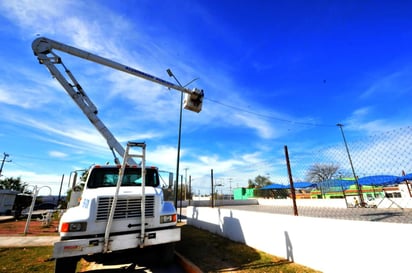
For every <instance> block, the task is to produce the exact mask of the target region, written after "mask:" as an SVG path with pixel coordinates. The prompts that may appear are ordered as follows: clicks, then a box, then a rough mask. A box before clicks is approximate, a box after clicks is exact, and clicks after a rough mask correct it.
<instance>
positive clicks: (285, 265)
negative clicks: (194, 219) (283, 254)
mask: <svg viewBox="0 0 412 273" xmlns="http://www.w3.org/2000/svg"><path fill="white" fill-rule="evenodd" d="M181 228H182V240H181V241H180V242H179V243H177V245H176V250H177V251H178V252H179V253H180V254H182V255H183V256H184V257H186V258H187V259H189V260H190V261H192V262H193V263H194V264H196V265H197V266H198V267H199V268H200V269H201V270H202V271H203V272H205V273H212V272H239V273H249V272H250V273H264V272H281V273H292V272H299V273H301V272H305V273H315V272H319V271H316V270H313V269H310V268H308V267H305V266H302V265H299V264H295V263H292V262H290V261H288V260H286V259H282V258H278V257H275V256H272V255H269V254H267V253H264V252H261V251H258V250H256V249H253V248H251V247H248V246H246V245H244V244H240V243H236V242H233V241H230V240H228V239H226V238H223V237H220V236H217V235H215V234H212V233H210V232H207V231H204V230H201V229H197V228H195V227H193V226H189V225H183V226H181ZM52 252H53V247H52V246H50V247H27V248H1V249H0V272H7V273H27V272H31V273H33V272H41V273H52V272H54V260H52V259H51V254H52ZM80 267H81V268H82V271H84V272H87V271H86V268H87V267H88V263H87V262H85V261H84V260H82V262H81V263H80V264H79V265H78V268H80Z"/></svg>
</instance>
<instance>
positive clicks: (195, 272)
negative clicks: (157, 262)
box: [175, 252, 203, 273]
mask: <svg viewBox="0 0 412 273" xmlns="http://www.w3.org/2000/svg"><path fill="white" fill-rule="evenodd" d="M175 256H176V258H177V262H178V263H179V264H180V266H181V267H183V269H184V271H185V272H186V273H203V271H202V270H200V268H199V267H197V265H195V264H194V263H192V262H191V261H189V260H188V259H186V258H185V257H183V256H182V255H181V254H180V253H178V252H175Z"/></svg>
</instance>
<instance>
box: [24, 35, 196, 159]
mask: <svg viewBox="0 0 412 273" xmlns="http://www.w3.org/2000/svg"><path fill="white" fill-rule="evenodd" d="M32 49H33V52H34V55H35V56H37V58H38V60H39V62H40V64H44V65H45V66H46V67H47V68H48V70H49V71H50V73H51V74H52V75H53V76H54V77H55V78H56V79H57V80H58V81H59V82H60V84H61V85H62V86H63V88H64V89H65V90H66V92H67V93H68V94H69V96H70V97H71V98H72V99H73V100H74V101H75V102H76V104H77V105H78V106H79V108H80V109H81V110H82V111H83V113H84V114H85V115H86V116H87V118H88V119H89V120H90V122H91V123H92V124H93V125H94V126H95V127H96V129H97V130H98V131H99V132H100V134H102V136H103V137H104V138H105V139H106V141H107V144H108V146H109V148H110V149H111V151H112V153H113V155H114V157H115V162H116V163H117V164H118V163H119V160H118V159H117V157H116V155H115V151H116V152H117V153H118V154H119V155H120V156H121V157H123V156H124V152H125V150H124V148H123V146H122V145H121V144H120V143H119V142H118V141H117V139H116V138H115V137H114V135H113V134H112V133H111V132H110V130H109V129H108V128H107V127H106V126H105V125H104V123H103V122H102V121H101V120H100V119H99V117H98V116H97V113H98V111H97V107H96V106H95V105H94V104H93V102H92V101H91V100H90V98H89V97H88V96H87V94H86V93H85V92H84V90H83V88H82V87H81V85H80V84H79V83H78V82H77V80H76V78H75V77H74V76H73V74H72V73H71V72H70V70H69V69H67V67H66V66H65V65H64V64H63V62H62V60H61V58H60V57H59V56H58V55H57V54H56V53H55V52H54V50H58V51H62V52H65V53H68V54H71V55H73V56H76V57H79V58H82V59H85V60H89V61H92V62H95V63H98V64H101V65H104V66H107V67H110V68H113V69H116V70H119V71H122V72H125V73H128V74H131V75H133V76H136V77H139V78H143V79H145V80H148V81H151V82H154V83H157V84H160V85H163V86H165V87H167V88H169V89H174V90H176V91H180V92H183V93H185V100H184V108H185V109H187V110H190V111H193V112H197V113H199V112H200V111H201V109H202V103H203V96H204V94H203V90H200V89H197V88H195V89H193V90H189V89H187V88H185V87H183V86H180V85H176V84H173V83H171V82H168V81H165V80H163V79H160V78H158V77H155V76H152V75H150V74H147V73H145V72H142V71H140V70H138V69H135V68H132V67H130V66H127V65H123V64H120V63H117V62H115V61H112V60H109V59H107V58H103V57H100V56H98V55H95V54H92V53H90V52H87V51H85V50H82V49H78V48H75V47H72V46H69V45H66V44H63V43H60V42H57V41H54V40H51V39H48V38H45V37H39V38H37V39H35V40H34V41H33V43H32ZM56 65H61V66H62V67H63V70H64V72H65V73H66V74H67V76H68V77H69V80H70V81H69V80H68V79H66V78H65V76H63V74H62V73H61V72H60V70H59V69H58V68H57V66H56ZM129 164H136V163H135V162H134V160H133V159H132V158H130V159H129Z"/></svg>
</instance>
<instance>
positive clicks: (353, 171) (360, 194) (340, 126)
mask: <svg viewBox="0 0 412 273" xmlns="http://www.w3.org/2000/svg"><path fill="white" fill-rule="evenodd" d="M336 126H338V127H339V128H340V131H341V132H342V137H343V142H344V143H345V147H346V152H347V154H348V158H349V163H350V167H351V168H352V174H353V178H354V179H355V186H356V188H357V190H358V195H359V199H360V205H361V206H363V205H364V203H365V201H364V199H363V194H362V188H361V187H360V186H359V182H358V177H357V176H356V173H355V168H354V167H353V163H352V158H351V156H350V153H349V147H348V143H347V142H346V138H345V134H344V133H343V128H342V127H343V124H340V123H338V124H336Z"/></svg>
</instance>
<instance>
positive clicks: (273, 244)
mask: <svg viewBox="0 0 412 273" xmlns="http://www.w3.org/2000/svg"><path fill="white" fill-rule="evenodd" d="M186 214H187V223H188V224H189V225H193V226H195V227H199V228H202V229H206V230H209V231H211V232H213V233H216V234H219V235H221V236H225V237H227V238H230V239H231V240H234V241H238V242H243V243H245V244H247V245H249V246H251V247H253V248H256V249H259V250H262V251H264V252H267V253H269V254H272V255H275V256H279V257H284V258H287V259H289V260H291V261H294V262H296V263H298V264H302V265H306V266H308V267H311V268H313V269H317V270H320V271H322V272H332V273H340V272H342V273H343V272H345V273H346V272H397V273H398V272H412V264H411V262H410V260H411V253H410V251H409V250H410V247H411V245H412V236H410V232H411V231H412V225H411V224H393V223H377V222H366V221H348V220H335V219H326V218H311V217H304V216H290V215H280V214H272V213H262V212H251V211H241V210H235V209H224V208H209V207H193V206H190V207H187V213H186Z"/></svg>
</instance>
